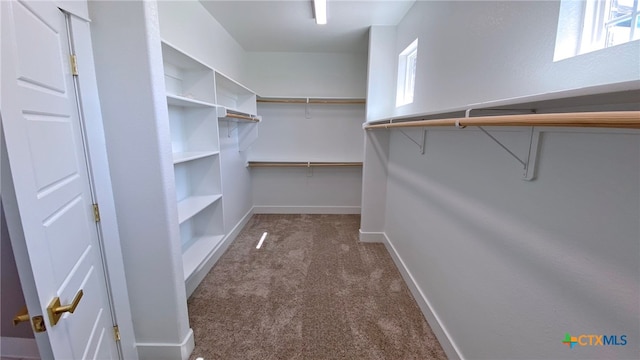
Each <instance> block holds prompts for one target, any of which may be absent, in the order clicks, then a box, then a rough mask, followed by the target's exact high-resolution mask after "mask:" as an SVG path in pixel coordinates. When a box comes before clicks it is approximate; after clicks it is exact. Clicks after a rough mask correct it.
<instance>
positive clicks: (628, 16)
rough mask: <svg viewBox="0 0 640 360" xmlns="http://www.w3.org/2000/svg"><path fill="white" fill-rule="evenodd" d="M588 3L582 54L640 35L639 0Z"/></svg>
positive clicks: (627, 40) (633, 38) (600, 0)
mask: <svg viewBox="0 0 640 360" xmlns="http://www.w3.org/2000/svg"><path fill="white" fill-rule="evenodd" d="M585 6H586V8H585V17H584V28H583V30H582V43H581V44H580V53H581V54H582V53H586V52H589V51H593V50H598V49H603V48H606V47H610V46H614V45H618V44H623V43H626V42H629V41H632V40H636V39H640V29H639V28H638V27H639V26H640V16H639V15H640V14H639V10H640V2H639V1H638V0H599V1H596V0H591V1H587V2H586V4H585Z"/></svg>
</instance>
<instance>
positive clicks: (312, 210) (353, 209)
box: [253, 205, 360, 214]
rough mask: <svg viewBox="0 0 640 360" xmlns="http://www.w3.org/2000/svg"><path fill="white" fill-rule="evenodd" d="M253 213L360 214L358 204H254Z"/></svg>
mask: <svg viewBox="0 0 640 360" xmlns="http://www.w3.org/2000/svg"><path fill="white" fill-rule="evenodd" d="M253 212H254V214H360V206H262V205H258V206H254V207H253Z"/></svg>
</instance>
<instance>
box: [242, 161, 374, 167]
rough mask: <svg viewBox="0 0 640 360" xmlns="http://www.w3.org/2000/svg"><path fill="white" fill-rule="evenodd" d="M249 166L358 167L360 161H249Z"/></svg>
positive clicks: (360, 164)
mask: <svg viewBox="0 0 640 360" xmlns="http://www.w3.org/2000/svg"><path fill="white" fill-rule="evenodd" d="M248 166H249V167H360V166H362V162H326V161H325V162H313V161H308V162H303V161H281V162H278V161H249V162H248Z"/></svg>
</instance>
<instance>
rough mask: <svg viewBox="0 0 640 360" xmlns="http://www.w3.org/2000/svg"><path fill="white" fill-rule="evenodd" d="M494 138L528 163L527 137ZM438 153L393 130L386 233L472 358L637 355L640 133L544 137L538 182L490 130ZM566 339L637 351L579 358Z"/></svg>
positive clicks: (430, 137) (452, 134)
mask: <svg viewBox="0 0 640 360" xmlns="http://www.w3.org/2000/svg"><path fill="white" fill-rule="evenodd" d="M419 132H420V130H411V131H410V132H408V133H409V135H411V136H414V137H417V136H419ZM493 132H494V135H495V136H496V137H498V138H499V139H501V141H503V142H504V143H505V144H506V145H507V146H509V147H510V148H511V149H513V150H515V152H516V154H518V155H520V156H523V154H526V150H527V148H528V136H527V131H515V132H514V131H498V130H493ZM612 132H613V131H612ZM426 144H427V145H426V153H425V154H424V155H421V154H420V152H419V151H418V149H417V147H416V146H414V144H412V143H411V142H409V141H408V140H407V139H406V138H405V137H404V136H403V135H402V134H400V133H399V132H398V131H396V130H394V131H392V132H391V140H390V150H389V151H390V154H389V156H390V158H389V162H388V187H387V202H386V226H385V232H386V234H387V236H388V238H389V239H390V242H391V243H392V244H393V246H394V247H395V249H396V251H397V252H398V254H399V255H400V257H401V258H402V260H403V262H404V263H405V264H406V267H407V269H408V270H409V272H410V273H411V274H412V275H413V277H414V279H415V282H416V284H417V286H418V287H419V288H420V289H421V291H422V292H423V293H424V294H425V296H426V297H427V298H428V300H429V302H430V304H431V306H432V307H433V310H434V312H435V313H436V314H437V316H438V317H439V319H440V321H441V325H442V326H443V327H444V328H445V329H446V330H447V331H448V333H449V334H450V336H451V340H452V341H453V343H454V344H455V345H456V346H457V348H458V349H459V351H460V355H461V356H462V357H463V358H466V359H560V358H562V359H584V358H620V359H630V358H634V357H637V354H638V353H639V351H640V344H639V343H638V341H637V339H638V338H640V288H639V287H640V229H639V228H638V222H639V220H640V206H639V198H640V161H639V159H640V157H639V153H640V134H638V132H631V131H628V132H620V133H608V132H607V131H589V130H584V131H571V132H563V131H562V130H559V129H555V130H551V131H548V132H544V133H543V134H542V138H541V145H540V152H539V157H538V167H537V170H538V171H537V179H536V180H535V181H532V182H527V181H523V180H521V173H522V169H521V166H520V164H519V163H518V162H517V161H515V160H514V159H513V158H511V157H510V156H509V155H508V154H507V153H506V152H505V151H504V150H503V149H501V148H500V147H499V146H498V145H497V144H495V143H493V142H492V141H491V140H490V139H489V138H488V137H486V136H485V135H484V134H482V133H481V132H479V131H477V130H472V129H466V130H429V131H428V133H427V140H426ZM565 333H570V334H571V335H572V336H579V335H581V334H596V335H607V336H610V335H616V336H617V339H618V342H619V343H621V342H622V341H621V336H622V335H626V345H624V346H622V345H619V346H580V345H579V344H578V345H577V346H576V347H575V348H574V349H569V348H568V347H567V346H566V345H565V344H562V341H563V340H564V336H565ZM514 338H515V339H520V340H516V341H512V340H506V339H514ZM583 341H584V339H583ZM594 341H595V340H594ZM587 342H588V340H587Z"/></svg>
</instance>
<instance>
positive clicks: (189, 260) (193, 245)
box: [182, 235, 224, 281]
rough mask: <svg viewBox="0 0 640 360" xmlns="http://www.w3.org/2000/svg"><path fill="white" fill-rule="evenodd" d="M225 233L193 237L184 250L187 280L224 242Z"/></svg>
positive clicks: (183, 264)
mask: <svg viewBox="0 0 640 360" xmlns="http://www.w3.org/2000/svg"><path fill="white" fill-rule="evenodd" d="M223 238H224V236H223V235H217V236H202V237H197V238H194V239H192V240H191V241H190V242H189V244H187V247H186V248H185V249H183V251H182V269H183V271H184V280H185V281H186V280H187V279H188V278H189V277H190V276H191V275H193V273H195V272H196V270H198V268H199V267H200V266H202V264H203V263H204V261H205V260H206V259H207V257H209V255H210V254H211V252H213V251H214V250H215V249H216V248H217V247H218V245H220V243H221V242H222V239H223Z"/></svg>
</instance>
